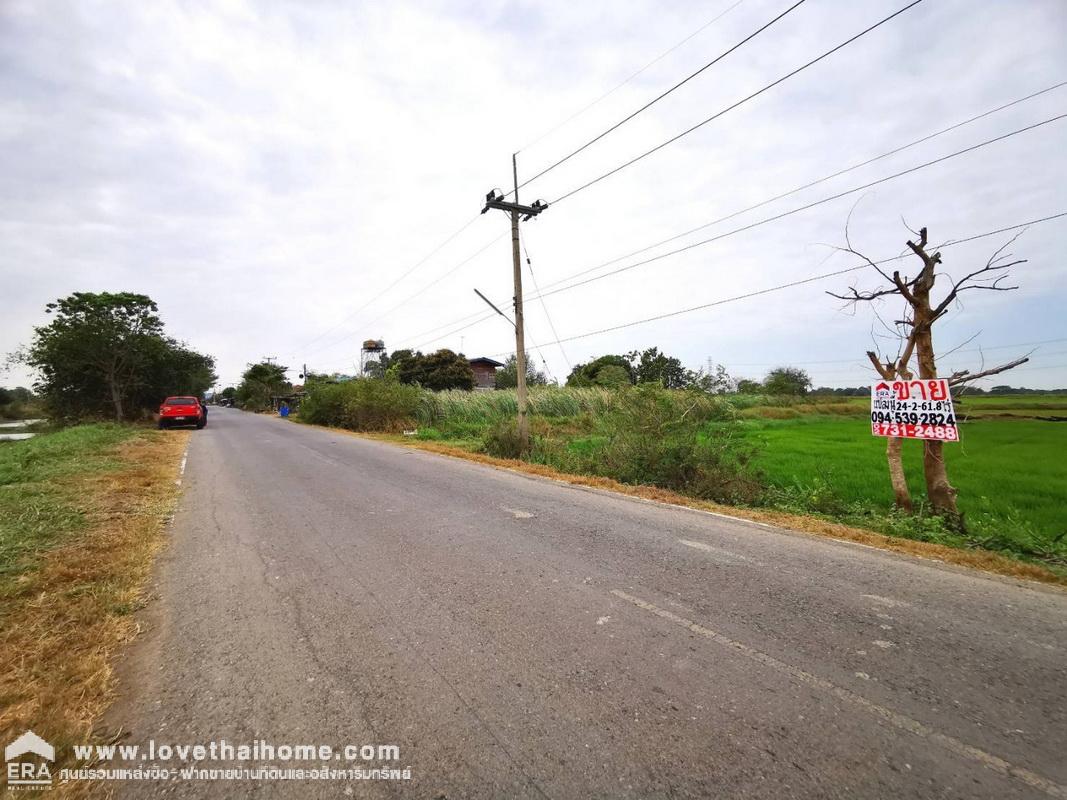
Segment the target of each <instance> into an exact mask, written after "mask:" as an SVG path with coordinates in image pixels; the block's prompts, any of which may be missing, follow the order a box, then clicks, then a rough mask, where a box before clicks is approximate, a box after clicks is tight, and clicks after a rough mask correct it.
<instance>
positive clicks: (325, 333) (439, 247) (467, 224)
mask: <svg viewBox="0 0 1067 800" xmlns="http://www.w3.org/2000/svg"><path fill="white" fill-rule="evenodd" d="M480 216H481V215H480V214H479V215H478V216H475V217H473V218H472V219H470V220H468V221H467V222H465V223H464V224H463V225H462V226H461V227H460V228H458V229H457V230H456V231H454V232H453V233H452V234H450V235H449V236H448V238H447V239H445V240H444V241H443V242H441V243H440V244H439V245H437V247H435V248H434V249H433V250H431V251H430V252H429V253H427V254H426V255H425V256H423V257H422V258H421V259H419V260H418V261H416V262H415V263H414V264H412V265H411V267H409V268H408V269H407V270H406V271H405V272H404V273H403V274H402V275H400V276H399V277H398V278H396V279H395V280H394V281H393V282H392V283H390V284H389V285H388V286H386V287H385V288H384V289H382V290H381V291H380V292H378V294H376V295H374V297H372V298H371V299H370V300H368V301H367V302H365V303H364V304H363V305H361V306H360V307H359V308H357V309H356V310H355V311H352V312H350V313H349V314H348V315H347V316H346V317H344V318H343V319H342V320H341V321H340V322H338V323H337V324H336V325H334V326H332V327H330V328H327V329H326V330H325V331H323V332H322V333H320V334H318V335H317V336H315V337H314V338H312V339H309V340H308V341H306V342H304V344H302V345H301V346H300V350H299V352H303V351H304V350H305V348H307V347H309V346H310V345H312V344H314V343H315V342H317V341H319V340H320V339H323V338H325V337H326V336H329V335H330V334H331V333H333V332H334V331H336V330H338V329H339V328H341V327H343V326H344V325H345V323H347V322H348V321H349V320H351V319H353V318H355V316H356V315H357V314H359V313H360V312H361V311H363V309H365V308H367V307H368V306H369V305H371V304H372V303H374V302H376V301H378V300H379V299H380V298H382V297H383V296H385V294H386V293H388V292H389V291H390V290H391V289H392V288H393V287H394V286H396V285H397V284H398V283H400V282H401V281H402V280H404V279H405V278H406V277H408V275H410V274H411V273H412V272H414V271H415V270H417V269H418V268H419V267H421V266H422V265H423V264H425V263H426V262H427V261H429V260H430V259H431V258H433V257H434V256H435V255H437V253H439V252H440V251H441V250H442V249H444V248H445V247H446V246H447V245H448V244H449V243H450V242H451V241H452V240H453V239H455V238H456V237H457V236H459V235H460V234H461V233H463V232H464V231H465V230H467V228H469V227H470V226H471V225H473V224H474V223H475V222H477V221H478V217H480Z"/></svg>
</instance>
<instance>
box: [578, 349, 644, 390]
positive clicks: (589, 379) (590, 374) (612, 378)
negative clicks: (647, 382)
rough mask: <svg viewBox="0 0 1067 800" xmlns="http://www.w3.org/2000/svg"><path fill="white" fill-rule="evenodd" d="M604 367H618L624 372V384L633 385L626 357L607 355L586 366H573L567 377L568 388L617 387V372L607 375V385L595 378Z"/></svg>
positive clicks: (631, 370) (630, 368)
mask: <svg viewBox="0 0 1067 800" xmlns="http://www.w3.org/2000/svg"><path fill="white" fill-rule="evenodd" d="M605 367H619V368H620V369H622V370H623V371H625V372H626V381H625V383H634V382H635V380H634V374H633V366H632V365H631V364H630V359H628V358H627V357H626V356H617V355H607V356H601V357H600V358H597V359H594V360H593V361H590V362H589V363H588V364H575V365H574V368H573V369H572V370H571V373H570V375H568V376H567V385H568V386H605V385H619V383H618V376H619V373H618V370H613V371H612V372H610V373H608V377H607V378H606V380H607V383H605V382H603V381H598V380H597V376H598V374H599V373H600V371H601V370H602V369H604V368H605Z"/></svg>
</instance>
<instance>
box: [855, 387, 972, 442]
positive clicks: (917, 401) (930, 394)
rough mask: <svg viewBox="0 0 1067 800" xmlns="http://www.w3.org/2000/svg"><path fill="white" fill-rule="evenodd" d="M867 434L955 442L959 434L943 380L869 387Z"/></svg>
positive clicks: (949, 395)
mask: <svg viewBox="0 0 1067 800" xmlns="http://www.w3.org/2000/svg"><path fill="white" fill-rule="evenodd" d="M871 433H872V434H874V435H875V436H899V437H900V438H902V439H936V440H938V441H942V442H958V441H959V440H960V430H959V428H958V427H957V426H956V413H955V411H953V409H952V394H951V393H950V392H949V385H948V381H947V380H945V379H944V378H935V379H933V380H925V381H923V380H914V381H905V380H897V381H879V382H878V383H876V384H874V385H872V386H871Z"/></svg>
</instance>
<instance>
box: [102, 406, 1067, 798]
mask: <svg viewBox="0 0 1067 800" xmlns="http://www.w3.org/2000/svg"><path fill="white" fill-rule="evenodd" d="M171 539H172V540H171V542H170V543H169V546H168V549H167V551H166V553H165V554H164V556H163V557H162V563H161V566H160V569H159V571H158V576H157V585H156V586H155V594H156V596H157V599H156V600H155V602H153V603H152V604H151V607H150V609H149V611H148V616H147V618H146V624H147V627H148V633H147V635H146V636H144V637H143V638H142V639H141V640H140V641H138V643H137V644H136V645H135V646H134V647H133V648H132V652H131V653H130V656H129V658H128V659H127V660H126V662H125V665H124V667H123V671H122V675H121V685H120V689H121V695H122V696H123V697H124V699H123V700H122V701H121V702H120V703H119V704H118V705H117V707H116V709H115V710H114V712H113V713H112V716H111V719H110V720H109V722H110V723H111V724H113V725H115V726H123V727H124V728H126V729H128V731H129V734H128V736H127V737H126V739H125V741H126V742H132V743H141V744H144V743H146V742H147V741H148V740H149V739H153V738H154V739H155V740H156V741H157V742H168V743H177V744H193V743H198V742H208V741H210V740H213V739H214V740H217V739H225V740H226V741H228V742H231V743H251V742H253V741H254V740H257V739H258V740H264V741H268V742H271V743H274V744H282V743H290V744H300V743H312V744H316V745H320V744H326V745H331V746H335V747H338V748H339V747H341V746H343V745H346V744H356V745H362V744H368V743H369V744H373V745H378V744H391V745H396V746H397V747H398V748H399V751H400V758H399V759H398V760H396V761H388V762H384V764H385V765H386V766H396V767H399V768H403V767H410V768H411V778H410V780H407V781H384V780H365V781H355V782H347V781H338V780H329V779H323V780H315V781H302V782H300V781H286V780H268V781H224V780H220V781H214V782H211V781H199V782H198V781H171V782H169V783H165V784H152V783H143V784H130V783H127V784H122V785H121V786H120V796H127V797H145V796H156V795H160V796H164V795H165V796H174V797H344V796H355V797H379V796H381V797H419V798H467V797H473V798H481V797H499V798H522V797H553V798H586V797H715V798H720V797H723V798H725V797H745V798H775V800H778V799H779V798H790V797H805V798H809V797H810V798H828V797H846V798H854V797H856V798H877V797H885V798H890V797H892V798H911V797H924V798H997V799H1000V798H1014V797H1032V798H1044V797H1067V788H1065V786H1067V758H1065V754H1067V702H1065V698H1067V660H1065V655H1067V595H1065V594H1064V593H1062V592H1059V591H1056V590H1053V589H1047V588H1043V587H1039V586H1034V585H1027V584H1023V583H1021V582H1014V581H1009V580H1005V579H998V578H993V577H988V576H983V575H980V574H977V573H973V572H968V571H965V570H961V569H956V568H952V567H947V566H945V565H941V564H937V563H935V562H931V561H923V560H919V559H912V558H906V557H902V556H896V555H892V554H888V553H884V552H881V551H878V550H874V549H871V548H866V547H862V546H857V545H851V544H847V543H838V542H834V541H830V540H826V539H820V538H817V537H812V536H807V535H802V534H795V533H789V532H786V531H780V530H776V529H771V528H768V527H764V526H759V525H756V524H752V523H747V522H742V521H737V520H731V519H729V518H724V517H718V516H714V515H710V514H704V513H699V512H695V511H690V510H685V509H675V508H668V507H664V506H659V505H654V504H650V503H642V502H640V501H636V500H633V499H628V498H623V497H619V496H616V495H611V494H608V493H604V492H596V491H590V490H585V489H580V488H576V487H571V486H565V485H560V484H557V483H554V482H550V481H544V480H539V479H535V478H530V477H526V476H521V475H517V474H513V473H510V472H506V471H502V470H495V469H492V468H488V467H484V466H481V465H477V464H473V463H469V462H464V461H460V460H455V459H450V458H446V457H441V456H435V455H432V454H428V453H425V452H419V451H414V450H409V449H406V448H402V447H396V446H392V445H387V444H383V443H379V442H373V441H367V440H363V439H359V438H356V437H352V436H348V435H345V434H340V433H333V432H330V431H325V430H319V429H312V428H308V427H304V426H301V425H299V424H295V423H290V422H286V421H282V420H278V419H271V418H264V417H257V416H253V415H251V414H245V413H243V412H240V411H234V410H228V409H216V408H213V409H212V410H211V414H210V418H209V426H208V428H207V429H205V430H203V431H197V432H194V434H193V435H192V443H191V445H190V448H189V453H188V466H187V469H186V471H185V476H184V486H183V495H182V499H181V502H180V507H179V510H178V512H177V514H176V516H175V519H174V522H173V525H172V527H171ZM328 765H329V766H331V767H334V768H340V767H349V766H358V767H362V768H367V769H369V768H373V767H380V766H383V762H379V761H377V760H370V761H367V762H363V761H358V760H357V761H356V762H347V761H343V760H334V761H333V762H332V763H329V762H328ZM204 766H208V767H215V768H218V767H220V766H224V767H225V766H231V765H230V764H225V763H223V764H219V763H214V764H211V763H208V764H205V765H204ZM281 766H283V767H287V768H292V767H294V766H304V767H314V766H318V762H313V763H301V764H299V765H296V764H294V763H293V762H289V763H288V764H281Z"/></svg>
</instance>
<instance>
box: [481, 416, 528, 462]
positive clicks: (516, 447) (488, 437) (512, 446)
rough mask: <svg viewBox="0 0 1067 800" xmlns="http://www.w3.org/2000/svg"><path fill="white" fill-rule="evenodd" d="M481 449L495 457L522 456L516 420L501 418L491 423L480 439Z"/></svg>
mask: <svg viewBox="0 0 1067 800" xmlns="http://www.w3.org/2000/svg"><path fill="white" fill-rule="evenodd" d="M482 449H483V450H485V452H486V453H488V454H489V455H491V456H496V457H497V458H522V457H523V454H524V453H523V448H522V442H521V441H520V440H519V425H518V422H517V421H516V420H513V419H502V420H499V421H498V422H495V423H493V425H492V426H491V427H490V428H489V430H488V431H486V433H485V437H484V438H483V439H482Z"/></svg>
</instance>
